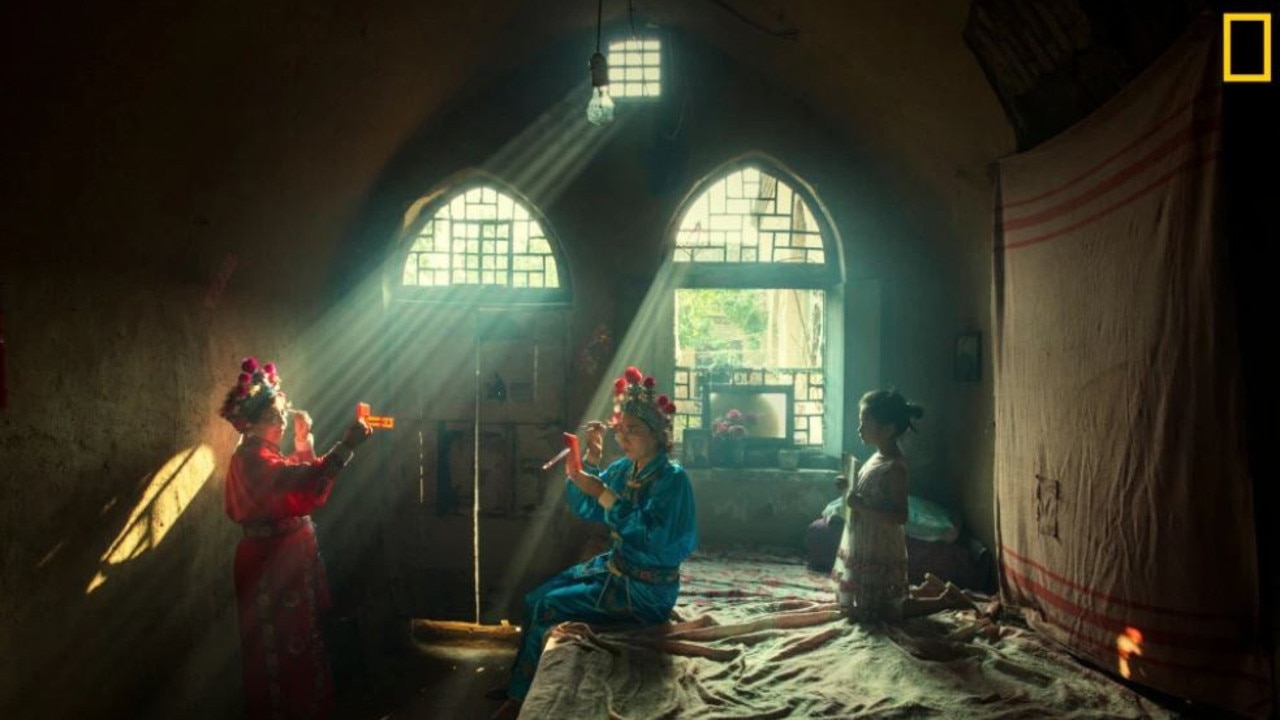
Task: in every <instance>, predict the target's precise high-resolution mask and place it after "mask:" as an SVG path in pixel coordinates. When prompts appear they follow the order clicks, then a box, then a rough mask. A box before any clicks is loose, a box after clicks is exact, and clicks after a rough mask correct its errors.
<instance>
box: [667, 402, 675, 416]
mask: <svg viewBox="0 0 1280 720" xmlns="http://www.w3.org/2000/svg"><path fill="white" fill-rule="evenodd" d="M667 414H668V415H675V414H676V404H675V403H671V404H670V405H667Z"/></svg>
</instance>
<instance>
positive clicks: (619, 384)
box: [613, 378, 627, 393]
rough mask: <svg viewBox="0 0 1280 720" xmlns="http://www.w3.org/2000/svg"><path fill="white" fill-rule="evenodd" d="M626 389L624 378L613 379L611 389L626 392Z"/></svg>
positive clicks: (616, 391)
mask: <svg viewBox="0 0 1280 720" xmlns="http://www.w3.org/2000/svg"><path fill="white" fill-rule="evenodd" d="M626 390H627V379H626V378H618V379H617V380H614V381H613V391H614V392H615V393H621V392H626Z"/></svg>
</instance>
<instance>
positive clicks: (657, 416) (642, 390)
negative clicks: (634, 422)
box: [613, 366, 676, 432]
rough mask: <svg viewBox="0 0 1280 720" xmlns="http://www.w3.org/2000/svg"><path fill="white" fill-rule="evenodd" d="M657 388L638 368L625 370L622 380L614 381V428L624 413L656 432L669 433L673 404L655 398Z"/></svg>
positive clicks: (673, 410) (654, 382)
mask: <svg viewBox="0 0 1280 720" xmlns="http://www.w3.org/2000/svg"><path fill="white" fill-rule="evenodd" d="M657 384H658V383H657V381H656V380H654V379H653V378H652V377H646V376H645V374H644V373H642V372H640V370H639V368H636V367H634V366H632V367H628V368H627V371H626V372H625V373H623V375H622V377H620V378H618V379H617V380H615V381H613V424H615V425H616V424H618V421H619V420H621V419H622V414H623V413H630V414H632V415H635V416H636V417H638V418H640V419H641V420H643V421H644V424H646V425H648V426H649V427H651V428H653V430H654V431H655V432H663V431H665V430H670V429H671V416H672V415H675V413H676V404H675V403H674V402H672V401H671V399H670V398H668V397H667V396H666V395H656V396H655V395H654V386H656V385H657Z"/></svg>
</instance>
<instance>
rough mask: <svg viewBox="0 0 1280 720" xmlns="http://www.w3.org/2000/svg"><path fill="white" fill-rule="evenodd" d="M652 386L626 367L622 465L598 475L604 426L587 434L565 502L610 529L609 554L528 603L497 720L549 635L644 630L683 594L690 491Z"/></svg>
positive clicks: (525, 687)
mask: <svg viewBox="0 0 1280 720" xmlns="http://www.w3.org/2000/svg"><path fill="white" fill-rule="evenodd" d="M654 385H655V382H654V379H653V378H652V377H645V376H644V375H643V373H641V372H640V371H639V370H638V369H636V368H634V367H629V368H627V370H626V374H624V375H623V376H622V377H620V378H618V380H617V381H616V382H615V383H614V387H613V389H614V398H615V405H614V414H613V419H612V422H611V424H612V426H613V431H614V433H615V435H616V437H617V440H618V446H619V447H620V448H621V449H622V452H623V454H624V455H625V457H622V458H620V459H618V460H617V461H616V462H614V463H613V464H611V465H609V466H608V467H607V468H605V469H604V470H603V471H601V470H600V469H599V466H598V465H599V463H600V461H601V451H602V448H603V439H604V438H603V436H604V429H605V424H604V423H601V422H592V423H589V424H588V426H587V452H586V455H585V457H584V458H583V464H584V465H585V468H584V469H583V470H581V471H579V472H577V473H576V474H574V475H572V476H571V477H568V478H567V479H566V482H565V487H566V493H565V499H566V500H567V501H568V503H569V507H570V508H572V509H573V512H574V513H575V514H577V515H578V517H581V518H583V519H584V520H590V521H594V522H602V523H604V524H605V525H607V526H608V527H609V531H610V536H611V538H612V544H611V547H610V549H609V550H607V551H605V552H604V553H602V554H600V555H597V556H596V557H594V558H592V559H590V560H588V561H586V562H584V563H581V564H579V565H575V566H573V567H571V568H569V569H568V570H565V571H564V572H562V573H560V574H559V575H556V576H555V577H553V578H551V579H550V580H548V581H547V582H545V583H543V584H542V585H541V586H539V587H538V588H537V589H536V590H534V591H533V592H531V593H529V594H528V595H527V596H525V605H524V611H525V612H524V622H523V624H522V627H523V630H524V636H523V638H522V642H521V646H520V652H519V654H518V655H516V660H515V665H514V666H513V667H512V671H511V683H510V685H508V686H507V695H508V699H507V702H506V703H505V704H504V705H503V706H502V708H501V709H500V710H499V711H498V714H497V715H495V718H513V717H516V716H517V715H518V714H519V711H520V704H521V703H522V702H523V701H524V698H525V695H527V694H528V692H529V686H530V685H531V684H532V683H533V675H534V671H535V669H536V668H537V665H538V658H539V656H540V655H541V654H542V646H543V642H544V641H545V640H546V635H547V631H548V630H550V629H551V628H552V627H553V626H555V625H557V624H559V623H563V622H569V621H575V622H584V623H587V624H590V625H593V626H596V627H641V626H645V625H657V624H661V623H664V622H666V621H667V619H668V617H669V616H670V613H671V608H672V607H674V606H675V603H676V596H677V595H679V593H680V563H681V562H683V561H684V559H685V558H687V557H688V556H689V553H691V552H693V549H694V546H695V545H696V544H697V540H698V530H697V522H696V517H695V514H694V504H693V489H692V487H691V486H690V484H689V476H688V474H687V473H685V471H684V468H682V467H680V465H679V464H677V463H675V462H674V461H672V460H671V459H670V458H669V457H668V456H667V453H668V452H669V451H670V449H671V441H670V429H671V416H672V415H673V414H674V413H675V410H676V407H675V404H674V403H673V402H671V401H670V399H668V398H667V396H666V395H656V396H655V391H654Z"/></svg>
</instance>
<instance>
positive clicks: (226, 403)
mask: <svg viewBox="0 0 1280 720" xmlns="http://www.w3.org/2000/svg"><path fill="white" fill-rule="evenodd" d="M277 395H279V396H282V397H283V396H284V391H282V390H281V389H280V375H279V373H277V371H276V365H275V363H267V364H266V365H259V364H258V359H257V358H253V357H247V358H245V359H244V360H242V361H241V362H240V375H239V376H238V377H237V378H236V384H235V385H234V386H232V388H231V389H230V390H228V391H227V397H226V399H224V400H223V401H222V409H221V410H219V411H218V414H219V415H221V416H222V417H223V418H225V419H226V421H227V422H229V423H231V426H232V427H234V428H235V429H236V430H238V431H240V432H245V431H247V430H248V429H249V428H250V427H251V426H252V425H254V424H255V423H257V422H258V421H259V420H261V419H262V413H263V411H265V410H266V409H267V408H269V407H271V406H272V405H274V404H275V399H276V396H277Z"/></svg>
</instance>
